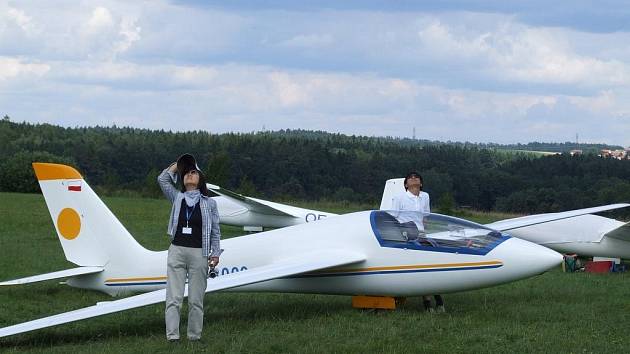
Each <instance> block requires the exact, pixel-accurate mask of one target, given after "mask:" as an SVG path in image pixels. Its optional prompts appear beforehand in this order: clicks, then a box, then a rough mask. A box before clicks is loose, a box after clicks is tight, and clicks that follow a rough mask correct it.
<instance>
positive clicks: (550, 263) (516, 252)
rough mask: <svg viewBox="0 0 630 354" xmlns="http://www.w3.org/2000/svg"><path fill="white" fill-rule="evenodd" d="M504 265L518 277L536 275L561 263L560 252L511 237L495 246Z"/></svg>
mask: <svg viewBox="0 0 630 354" xmlns="http://www.w3.org/2000/svg"><path fill="white" fill-rule="evenodd" d="M497 251H499V252H498V253H497V256H499V257H500V258H501V260H502V261H503V265H504V267H505V268H506V269H507V270H509V271H510V273H512V274H513V275H514V276H516V277H518V278H525V277H529V276H534V275H538V274H541V273H544V272H546V271H547V270H549V269H551V268H553V267H555V266H557V265H559V264H561V263H562V260H563V257H562V255H561V254H560V253H558V252H556V251H554V250H552V249H549V248H547V247H543V246H540V245H537V244H535V243H533V242H529V241H525V240H521V239H519V238H515V237H512V238H510V239H509V240H507V241H505V242H503V244H501V246H500V247H497Z"/></svg>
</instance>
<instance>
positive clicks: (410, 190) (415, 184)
mask: <svg viewBox="0 0 630 354" xmlns="http://www.w3.org/2000/svg"><path fill="white" fill-rule="evenodd" d="M404 186H405V192H404V193H402V194H400V195H398V196H396V197H395V198H394V199H393V202H392V209H394V210H398V211H410V213H400V214H398V215H397V219H398V222H400V223H401V224H403V223H406V222H409V221H413V222H414V223H415V224H416V227H418V230H420V231H424V223H423V222H422V219H423V217H424V215H427V214H429V213H430V212H431V200H430V198H429V194H428V193H427V192H423V191H422V176H420V175H419V174H418V173H417V172H410V173H409V174H407V177H405V181H404Z"/></svg>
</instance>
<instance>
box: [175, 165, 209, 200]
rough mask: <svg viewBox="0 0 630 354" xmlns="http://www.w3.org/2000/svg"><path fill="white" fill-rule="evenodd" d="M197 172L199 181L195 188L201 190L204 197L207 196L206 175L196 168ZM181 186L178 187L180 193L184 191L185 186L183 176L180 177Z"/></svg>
mask: <svg viewBox="0 0 630 354" xmlns="http://www.w3.org/2000/svg"><path fill="white" fill-rule="evenodd" d="M197 174H198V175H199V183H197V189H199V191H200V192H201V194H202V195H205V196H206V197H208V196H209V192H208V186H206V176H204V175H203V172H201V171H199V170H197ZM181 181H182V188H181V189H180V190H181V191H182V193H184V192H185V191H186V186H185V185H184V177H183V176H182V178H181Z"/></svg>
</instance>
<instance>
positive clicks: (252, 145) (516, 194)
mask: <svg viewBox="0 0 630 354" xmlns="http://www.w3.org/2000/svg"><path fill="white" fill-rule="evenodd" d="M587 146H590V147H591V148H593V149H595V150H597V151H599V149H600V148H602V147H606V148H619V147H615V146H608V145H604V144H601V145H600V144H591V145H582V146H581V148H582V149H583V150H586V147H587ZM571 149H573V146H571V144H570V143H562V144H543V143H531V144H515V145H499V144H473V143H459V142H437V141H429V140H414V139H400V138H393V137H376V138H375V137H366V136H348V135H344V134H334V133H328V132H322V131H306V130H281V131H274V132H257V133H225V134H212V133H210V132H205V131H191V132H170V131H164V130H149V129H137V128H126V127H123V128H120V127H116V126H113V127H82V128H64V127H59V126H55V125H50V124H29V123H14V122H11V121H10V120H8V119H4V120H0V191H8V192H37V191H38V189H39V188H38V184H37V181H36V179H35V176H34V175H33V171H32V168H31V163H32V162H33V161H44V162H59V163H65V164H70V165H72V166H75V167H77V168H78V169H79V170H80V171H81V173H82V174H83V176H84V177H85V178H86V180H87V181H88V182H89V183H90V184H91V185H92V186H94V187H95V188H96V189H97V191H98V192H99V193H105V194H123V193H124V194H136V195H145V196H151V197H160V196H161V192H160V190H159V188H158V187H157V183H156V178H157V175H158V174H159V173H160V171H161V170H162V169H163V168H165V167H167V166H168V165H169V164H170V163H171V162H173V161H174V160H175V159H176V158H177V156H179V155H180V154H182V153H184V152H189V153H192V154H194V155H195V156H196V157H197V160H198V162H199V165H200V166H201V167H202V168H203V170H204V171H205V174H206V176H207V177H208V180H209V181H210V182H212V183H214V184H218V185H220V186H223V187H225V188H228V189H233V190H237V191H239V192H241V193H243V194H247V195H252V196H261V197H264V198H268V199H273V200H285V201H286V200H335V201H344V200H346V201H349V202H359V203H370V204H372V205H374V206H375V207H377V206H378V205H379V202H380V198H381V194H382V191H383V186H384V184H385V181H386V180H387V179H390V178H396V177H402V176H404V175H405V174H406V173H407V172H409V171H411V170H416V171H419V172H420V173H421V174H422V175H423V177H424V182H425V191H426V192H428V193H430V195H431V201H432V205H433V206H434V207H439V208H442V209H448V208H450V207H451V206H452V205H455V206H469V207H472V208H475V209H481V210H499V211H508V212H524V213H532V212H547V211H559V210H567V209H574V208H580V207H587V206H594V205H598V204H606V203H611V202H619V201H630V160H623V161H619V160H615V159H608V158H600V157H597V156H596V154H588V153H586V154H584V155H581V156H570V155H569V154H563V155H557V156H556V155H551V156H544V155H542V154H537V153H527V152H522V151H532V150H536V151H541V150H542V151H553V150H555V151H568V150H571ZM518 150H520V151H521V152H519V151H518Z"/></svg>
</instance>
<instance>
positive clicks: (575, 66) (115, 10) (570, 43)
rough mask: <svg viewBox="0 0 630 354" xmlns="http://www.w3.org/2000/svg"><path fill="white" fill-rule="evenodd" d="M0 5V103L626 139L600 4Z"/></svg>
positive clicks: (233, 0)
mask: <svg viewBox="0 0 630 354" xmlns="http://www.w3.org/2000/svg"><path fill="white" fill-rule="evenodd" d="M262 3H263V2H262V1H239V0H230V1H217V2H209V1H113V0H112V1H109V0H106V1H99V0H90V1H0V114H1V115H4V114H7V115H9V116H10V117H11V119H12V120H13V121H27V122H46V123H52V124H58V125H63V126H71V127H74V126H93V125H97V124H98V125H112V124H116V125H118V126H133V127H140V128H150V129H171V130H194V129H196V130H199V129H201V130H207V131H211V132H217V133H221V132H228V131H237V132H251V131H258V130H261V129H262V128H263V127H265V128H266V129H268V130H278V129H284V128H291V129H297V128H301V129H311V130H325V131H329V132H340V133H345V134H360V135H370V136H399V137H411V136H412V131H413V128H414V127H415V128H416V136H417V137H418V138H423V139H431V140H443V141H446V140H452V141H473V142H498V143H512V142H530V141H552V142H564V141H570V140H571V141H572V140H575V135H576V134H579V139H580V141H583V142H603V143H609V144H619V145H624V146H630V20H628V19H629V18H630V6H627V5H626V4H624V2H617V1H608V0H603V1H593V2H592V3H591V2H586V1H579V0H573V1H548V0H545V1H543V0H529V1H526V2H525V1H524V2H519V3H518V4H516V2H514V3H512V2H508V1H505V0H496V1H481V0H477V1H475V0H469V1H464V0H459V1H458V0H450V1H442V2H440V3H439V4H435V3H434V2H430V1H385V0H382V1H377V0H363V1H358V0H357V1H354V0H344V1H339V0H335V1H333V0H331V1H317V2H315V1H290V0H286V1H280V0H277V1H267V2H264V4H265V5H262Z"/></svg>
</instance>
